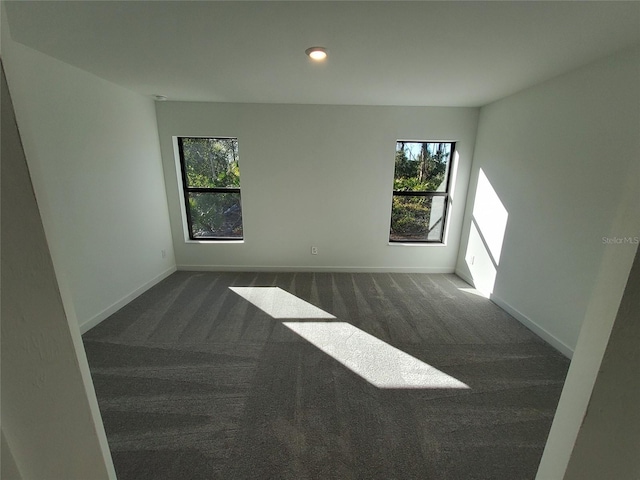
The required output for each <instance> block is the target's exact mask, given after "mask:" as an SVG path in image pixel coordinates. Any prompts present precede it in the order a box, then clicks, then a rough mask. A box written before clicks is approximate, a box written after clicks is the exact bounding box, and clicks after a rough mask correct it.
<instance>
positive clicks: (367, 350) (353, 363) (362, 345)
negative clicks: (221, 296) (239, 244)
mask: <svg viewBox="0 0 640 480" xmlns="http://www.w3.org/2000/svg"><path fill="white" fill-rule="evenodd" d="M229 289H230V290H232V291H234V292H235V293H237V294H238V295H240V296H241V297H242V298H244V299H245V300H247V301H248V302H250V303H252V304H253V305H255V306H256V307H258V308H259V309H261V310H262V311H264V312H265V313H267V314H269V315H270V316H272V317H273V318H275V319H294V318H295V319H329V320H331V319H335V318H336V317H334V316H333V315H331V314H330V313H327V312H325V311H324V310H321V309H319V308H318V307H316V306H314V305H311V304H310V303H309V302H306V301H304V300H302V299H301V298H298V297H296V296H295V295H292V294H291V293H289V292H286V291H284V290H282V289H281V288H278V287H229ZM283 325H284V326H286V327H287V328H289V329H290V330H292V331H293V332H295V333H297V334H298V335H300V336H301V337H302V338H304V339H305V340H307V341H308V342H309V343H311V344H313V345H315V346H316V347H318V348H319V349H320V350H322V351H323V352H325V353H326V354H328V355H330V356H331V357H333V358H334V359H335V360H337V361H338V362H340V363H341V364H342V365H344V366H345V367H347V368H348V369H349V370H351V371H352V372H354V373H355V374H356V375H359V376H360V377H362V378H363V379H365V380H366V381H368V382H369V383H371V384H372V385H374V386H376V387H378V388H416V389H417V388H456V389H460V388H469V386H467V385H466V384H464V383H462V382H461V381H459V380H457V379H455V378H453V377H451V376H449V375H447V374H446V373H443V372H441V371H440V370H438V369H437V368H434V367H432V366H431V365H428V364H426V363H424V362H422V361H421V360H418V359H417V358H415V357H412V356H411V355H409V354H407V353H405V352H403V351H402V350H398V349H397V348H395V347H392V346H391V345H389V344H388V343H386V342H383V341H382V340H380V339H378V338H376V337H374V336H372V335H369V334H368V333H366V332H364V331H362V330H360V329H359V328H357V327H354V326H353V325H351V324H349V323H345V322H330V321H325V322H308V321H305V322H283Z"/></svg>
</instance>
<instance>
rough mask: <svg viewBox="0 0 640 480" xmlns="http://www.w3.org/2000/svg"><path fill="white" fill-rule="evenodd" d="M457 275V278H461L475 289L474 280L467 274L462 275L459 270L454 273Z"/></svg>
mask: <svg viewBox="0 0 640 480" xmlns="http://www.w3.org/2000/svg"><path fill="white" fill-rule="evenodd" d="M454 273H455V274H456V276H458V277H460V278H461V279H462V280H464V281H465V282H467V283H468V284H469V285H471V286H472V287H474V288H475V285H474V284H473V278H471V277H469V276H468V275H466V274H465V273H462V272H460V271H458V270H456V271H455V272H454Z"/></svg>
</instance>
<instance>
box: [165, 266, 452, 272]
mask: <svg viewBox="0 0 640 480" xmlns="http://www.w3.org/2000/svg"><path fill="white" fill-rule="evenodd" d="M177 269H178V270H183V271H196V272H345V273H451V274H452V273H454V272H453V269H451V268H445V267H441V268H429V267H324V266H323V267H320V266H295V267H292V266H283V265H254V266H247V265H178V266H177Z"/></svg>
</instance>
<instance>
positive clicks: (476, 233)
mask: <svg viewBox="0 0 640 480" xmlns="http://www.w3.org/2000/svg"><path fill="white" fill-rule="evenodd" d="M508 218H509V213H508V212H507V209H506V208H505V207H504V205H503V204H502V202H501V201H500V198H499V197H498V194H497V193H496V192H495V190H494V189H493V186H492V185H491V182H489V179H488V178H487V176H486V175H485V173H484V171H483V170H482V169H480V172H479V173H478V186H477V188H476V196H475V199H474V203H473V216H472V219H471V229H470V231H469V242H468V243H467V251H466V254H465V261H466V262H467V266H468V267H469V271H470V272H471V276H472V278H473V282H474V284H475V287H476V288H477V289H478V290H479V291H480V292H482V293H483V294H485V295H489V294H491V293H492V292H493V288H494V286H495V282H496V276H497V274H498V265H499V263H500V255H501V254H502V244H503V242H504V235H505V232H506V229H507V221H508Z"/></svg>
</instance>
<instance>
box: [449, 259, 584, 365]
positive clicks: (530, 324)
mask: <svg viewBox="0 0 640 480" xmlns="http://www.w3.org/2000/svg"><path fill="white" fill-rule="evenodd" d="M456 275H457V276H458V277H460V278H461V279H462V280H464V281H465V282H467V283H468V284H469V285H473V278H470V277H468V276H467V275H466V274H464V273H462V272H460V271H456ZM489 300H491V301H492V302H493V303H495V304H496V305H498V306H499V307H500V308H501V309H503V310H504V311H505V312H507V313H508V314H509V315H511V316H512V317H513V318H515V319H516V320H518V321H519V322H520V323H521V324H523V325H524V326H525V327H527V328H528V329H529V330H531V331H532V332H533V333H535V334H536V335H538V336H539V337H540V338H542V339H543V340H544V341H545V342H547V343H548V344H549V345H551V346H552V347H553V348H555V349H556V350H558V351H559V352H560V353H562V354H563V355H564V356H565V357H567V358H571V357H573V349H572V348H571V347H569V345H567V344H566V343H564V342H563V341H562V340H560V339H559V338H557V337H556V336H555V335H553V334H551V333H549V332H548V331H547V330H546V329H544V328H542V327H541V326H540V325H538V324H537V323H536V322H534V321H533V320H531V319H530V318H529V317H527V316H526V315H525V314H524V313H522V312H520V311H519V310H517V309H515V308H513V307H512V306H511V305H509V304H508V303H507V302H505V301H504V300H503V299H501V298H500V297H497V296H495V295H494V294H491V295H490V296H489Z"/></svg>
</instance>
